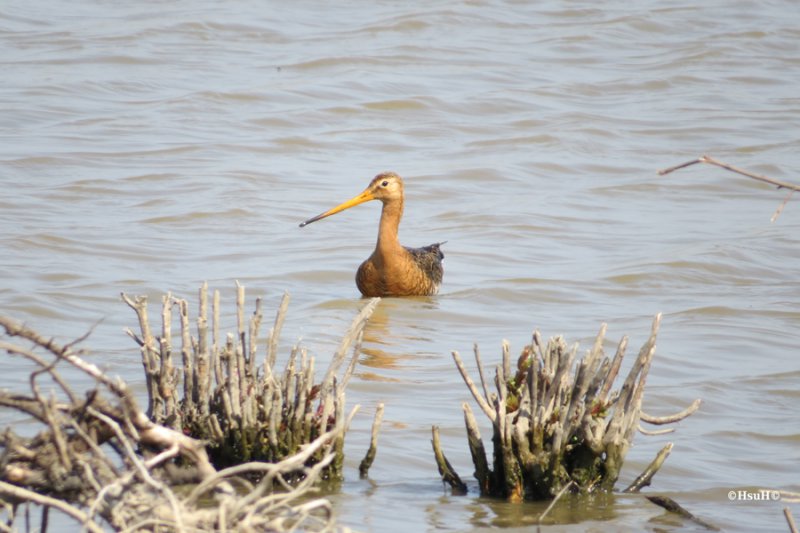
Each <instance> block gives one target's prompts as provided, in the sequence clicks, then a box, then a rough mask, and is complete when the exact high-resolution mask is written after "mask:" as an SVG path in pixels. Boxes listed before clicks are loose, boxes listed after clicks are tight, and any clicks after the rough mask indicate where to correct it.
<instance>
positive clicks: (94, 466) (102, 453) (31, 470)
mask: <svg viewBox="0 0 800 533" xmlns="http://www.w3.org/2000/svg"><path fill="white" fill-rule="evenodd" d="M0 327H2V328H3V329H4V330H5V335H4V336H3V337H0V350H2V351H3V352H4V353H7V354H9V355H13V356H19V357H22V358H24V359H25V360H26V361H28V362H29V363H30V364H32V366H33V370H32V372H31V373H30V392H29V393H28V394H22V393H11V392H0V406H3V407H6V408H9V409H12V410H14V411H16V412H18V413H23V414H24V415H26V416H28V417H32V418H33V419H34V420H35V421H36V422H37V423H38V425H39V426H40V429H39V430H38V432H37V433H36V434H35V435H34V436H33V437H23V436H19V435H17V434H15V433H14V432H13V431H12V429H11V428H6V429H5V430H4V432H3V433H2V435H0V501H2V504H3V505H2V507H0V512H3V513H5V518H4V520H3V526H2V529H3V530H4V531H10V530H12V529H16V527H15V524H17V523H18V522H23V523H26V522H27V519H28V517H29V511H28V504H32V505H34V506H38V507H40V508H41V510H42V515H41V518H40V527H41V529H42V530H45V529H47V524H48V521H49V510H50V509H53V510H56V511H59V512H61V513H63V514H64V515H66V516H68V517H70V518H71V519H73V520H75V521H76V522H78V523H79V524H80V527H81V528H82V530H86V531H90V532H92V533H100V532H103V531H108V530H109V529H112V530H115V531H123V530H124V531H137V532H139V531H151V532H156V531H177V532H184V531H186V532H188V531H237V530H241V531H288V530H303V531H306V530H311V531H316V530H331V528H333V527H334V523H333V517H332V510H331V506H330V503H329V502H327V501H326V500H321V499H311V498H310V497H309V496H308V494H307V492H308V489H309V487H310V486H311V485H312V484H313V483H315V482H316V481H317V480H318V479H320V477H321V476H322V472H323V470H324V469H325V468H326V467H327V465H329V464H330V463H332V462H333V461H334V459H335V457H336V456H335V453H334V452H333V449H334V447H335V443H336V441H337V439H338V438H339V437H340V435H339V433H340V432H341V431H342V429H341V426H339V425H336V428H334V429H333V430H331V431H327V432H322V433H321V434H320V436H319V437H318V438H317V439H315V440H314V441H312V442H311V443H309V444H308V445H307V446H305V447H302V448H301V449H300V451H299V453H298V454H296V455H293V456H291V457H288V458H286V459H284V460H282V461H280V462H278V463H276V464H268V463H248V464H243V465H239V466H236V467H232V468H230V469H227V470H223V471H219V472H218V471H217V470H216V469H215V468H214V466H213V465H212V463H211V461H210V460H209V457H208V455H207V454H206V449H205V443H203V442H202V441H199V440H197V439H194V438H192V437H190V436H187V435H185V434H184V433H183V432H182V431H180V430H176V429H174V428H171V427H166V426H165V425H162V424H157V423H154V422H152V421H151V420H150V419H149V418H148V417H147V416H146V415H145V413H144V412H143V411H142V410H140V409H139V407H138V405H137V402H136V400H135V398H134V396H133V394H132V393H131V391H130V389H129V388H128V386H127V385H126V384H125V382H123V381H122V380H121V379H119V378H111V377H109V376H107V375H106V374H104V373H103V372H102V371H101V370H100V369H99V368H98V367H97V366H95V365H94V364H92V363H90V362H88V360H87V354H86V352H84V351H82V350H75V349H74V345H75V343H70V344H66V345H60V344H58V343H56V342H55V341H54V340H52V339H48V338H46V337H44V336H42V335H40V334H39V333H37V332H35V331H33V330H31V329H29V328H27V327H26V326H24V325H21V324H18V323H16V322H15V321H13V320H11V319H8V318H3V317H0ZM14 339H18V340H19V342H16V341H15V340H14ZM64 365H70V366H71V367H72V371H73V372H74V371H78V372H82V373H84V374H86V375H88V376H90V377H91V378H92V379H94V380H95V382H96V387H95V388H94V389H92V390H90V391H88V392H87V393H86V394H85V395H83V396H81V395H79V394H77V393H76V392H75V391H74V390H73V389H72V388H71V387H70V386H69V384H68V383H67V382H66V381H65V380H64V379H63V378H62V376H61V375H60V374H59V373H58V371H57V367H59V366H62V367H63V366H64ZM46 381H47V382H48V385H52V387H53V390H52V391H50V392H48V393H47V394H45V393H44V392H43V391H42V388H43V387H42V385H43V382H46ZM314 457H321V458H320V459H318V460H316V461H312V458H314ZM309 464H313V466H308V465H309ZM254 477H258V478H259V479H260V482H259V483H257V484H253V483H252V482H251V481H250V479H252V478H254ZM298 479H300V480H302V481H300V482H299V484H296V485H291V484H290V481H291V480H298ZM187 482H193V483H199V484H198V485H196V486H195V487H194V488H193V489H192V490H191V491H189V492H188V493H187V491H185V490H184V491H181V492H177V491H175V490H174V488H173V487H174V486H175V485H176V484H183V483H187ZM28 527H30V524H28ZM76 530H77V528H76Z"/></svg>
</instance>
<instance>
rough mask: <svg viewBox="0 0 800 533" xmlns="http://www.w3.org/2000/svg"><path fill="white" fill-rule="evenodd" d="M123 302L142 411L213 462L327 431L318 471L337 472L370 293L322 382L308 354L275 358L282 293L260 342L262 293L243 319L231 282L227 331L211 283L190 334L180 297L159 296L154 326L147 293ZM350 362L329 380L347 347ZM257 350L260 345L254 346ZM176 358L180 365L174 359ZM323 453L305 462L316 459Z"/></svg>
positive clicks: (240, 293)
mask: <svg viewBox="0 0 800 533" xmlns="http://www.w3.org/2000/svg"><path fill="white" fill-rule="evenodd" d="M122 298H123V300H124V301H125V302H126V303H127V304H128V305H129V306H130V307H131V308H132V309H133V310H134V311H135V312H136V315H137V317H138V321H139V329H140V334H138V335H137V334H136V333H134V332H133V331H132V330H130V329H129V330H128V331H127V333H128V335H130V336H131V337H132V338H133V339H134V340H135V341H136V342H137V344H139V346H140V348H141V354H142V364H143V366H144V371H145V378H146V384H147V393H148V409H147V413H148V416H149V417H150V418H151V419H152V420H154V421H155V422H157V423H160V424H164V425H166V426H168V427H171V428H173V429H175V430H177V431H181V432H183V433H185V434H187V435H191V436H192V437H194V438H196V439H201V440H204V441H206V442H208V443H209V454H210V457H211V460H212V462H213V464H214V465H215V466H216V467H218V468H219V467H225V466H229V465H234V464H239V463H242V462H246V461H267V462H278V461H281V460H283V459H285V458H287V457H290V456H292V455H294V454H295V453H297V452H298V451H299V450H300V449H301V448H302V447H303V446H305V445H307V444H308V443H310V442H312V441H314V440H315V439H317V438H318V437H319V436H320V435H322V434H324V433H326V432H328V431H331V430H336V433H335V434H336V437H335V442H334V460H333V461H331V462H330V464H329V465H328V466H327V467H326V468H325V469H324V471H323V477H325V478H330V479H341V477H342V464H343V458H344V455H343V448H344V435H345V427H346V426H345V423H346V420H345V418H346V417H345V416H344V404H345V387H346V385H347V382H348V381H349V379H350V376H351V375H352V373H353V371H354V370H355V365H356V363H357V361H358V356H359V354H360V350H361V339H362V336H363V331H364V326H365V325H366V322H367V320H368V319H369V317H370V316H371V314H372V312H373V310H374V309H375V307H376V305H377V303H378V301H379V298H373V299H372V300H370V301H369V302H368V303H367V304H366V305H364V307H363V308H362V309H361V311H360V312H359V313H358V315H357V316H356V317H355V319H354V320H353V322H352V324H351V325H350V328H349V330H348V331H347V333H346V335H345V336H344V338H343V339H342V342H341V344H340V345H339V348H338V349H337V351H336V353H335V354H334V356H333V358H332V360H331V362H330V364H329V366H328V369H327V371H326V372H325V375H324V377H323V378H322V381H320V382H317V381H316V378H315V374H314V372H315V359H314V357H311V356H309V355H308V353H307V352H306V349H305V348H302V347H299V346H295V347H294V349H292V351H291V354H290V355H289V358H288V360H287V361H286V364H285V366H284V368H283V369H282V370H281V369H279V368H277V366H276V360H277V351H278V339H279V336H280V332H281V327H282V326H283V323H284V318H285V316H286V310H287V308H288V305H289V296H288V294H284V296H283V299H282V300H281V303H280V306H279V309H278V312H277V314H276V316H275V320H274V323H273V326H272V328H271V329H270V331H269V334H268V335H267V338H266V340H265V342H264V347H263V348H260V346H259V340H260V339H259V335H260V327H261V322H262V319H263V316H262V311H261V299H260V298H257V299H256V302H255V310H254V312H253V314H252V315H251V316H250V317H249V319H248V318H247V317H246V315H245V310H244V307H245V291H244V287H243V286H242V285H240V284H239V283H238V282H237V283H236V324H237V328H236V331H235V332H234V333H228V334H227V335H226V336H224V337H223V336H221V335H220V331H219V330H220V296H219V291H214V293H213V297H212V300H211V312H210V315H211V316H210V317H209V298H208V286H207V285H206V284H203V286H202V287H201V288H200V294H199V300H200V301H199V312H198V317H197V325H196V333H195V334H193V332H192V326H191V320H190V317H189V304H188V302H187V301H186V300H183V299H180V298H176V297H174V296H172V294H169V293H168V294H167V295H165V296H164V297H163V298H162V309H161V333H160V335H156V334H155V333H153V329H152V328H151V327H150V324H149V320H148V313H147V311H148V306H147V298H146V297H145V296H138V297H135V298H131V297H129V296H127V295H125V294H122ZM174 310H177V311H178V317H179V324H180V325H179V331H180V334H179V337H180V349H178V348H176V347H173V332H172V327H173V311H174ZM351 349H352V356H351V360H350V363H349V364H348V365H347V367H346V369H345V371H344V375H343V376H342V378H341V379H340V380H338V379H337V378H336V376H337V373H338V371H339V369H340V368H341V367H342V365H343V363H344V361H345V359H346V357H347V354H348V353H349V352H350V351H351ZM260 350H263V351H261V352H260ZM178 356H180V358H181V366H182V370H178V368H176V366H177V365H176V363H175V361H174V359H175V358H176V357H178ZM322 457H323V455H322V451H320V453H319V454H318V455H317V456H316V457H313V458H312V460H311V461H312V463H313V462H316V461H320V460H321V459H322Z"/></svg>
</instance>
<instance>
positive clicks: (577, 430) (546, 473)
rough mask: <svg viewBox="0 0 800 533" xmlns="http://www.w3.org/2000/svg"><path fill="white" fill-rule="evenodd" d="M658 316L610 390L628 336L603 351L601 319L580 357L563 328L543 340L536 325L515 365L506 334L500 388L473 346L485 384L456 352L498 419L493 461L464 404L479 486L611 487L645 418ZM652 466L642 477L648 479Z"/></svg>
mask: <svg viewBox="0 0 800 533" xmlns="http://www.w3.org/2000/svg"><path fill="white" fill-rule="evenodd" d="M660 321H661V315H660V314H659V315H657V316H656V318H655V320H654V321H653V326H652V331H651V334H650V337H649V338H648V340H647V341H646V342H645V344H644V345H643V346H642V348H641V350H640V351H639V355H638V356H637V358H636V360H635V361H634V363H633V366H632V367H631V369H630V372H629V373H628V376H627V377H626V378H625V380H624V382H623V384H622V388H621V389H620V390H619V391H616V392H612V390H611V389H612V386H613V385H614V381H615V380H616V378H617V375H618V373H619V371H620V368H621V366H622V361H623V358H624V356H625V352H626V349H627V345H628V339H627V337H623V338H622V340H621V341H620V343H619V345H618V346H617V349H616V353H615V355H614V357H613V358H609V357H607V356H606V355H605V353H604V350H603V344H604V341H605V334H606V326H605V324H604V325H603V326H602V327H601V329H600V332H599V334H598V335H597V338H596V340H595V342H594V345H593V346H592V348H591V349H590V350H589V351H588V352H587V354H586V356H585V357H584V358H583V359H581V360H580V362H579V363H578V364H577V365H573V363H574V361H575V358H576V355H577V353H578V345H577V343H576V344H574V345H573V346H572V347H568V346H567V344H566V342H565V341H564V339H563V338H562V337H556V338H552V339H550V341H549V342H548V343H547V344H546V345H544V344H543V342H542V339H541V336H540V334H539V332H538V331H537V332H534V334H533V340H532V342H531V344H530V345H528V346H526V347H525V349H524V350H523V351H522V355H521V356H520V357H519V359H518V361H517V364H516V367H515V368H512V364H511V356H510V349H509V346H508V343H507V342H506V343H504V344H503V362H502V364H500V365H497V367H496V369H495V376H494V386H495V389H496V392H492V393H490V392H489V383H488V382H487V379H486V376H485V374H484V370H483V364H482V362H481V357H480V352H479V351H478V347H477V345H476V346H475V350H474V352H475V360H476V363H477V367H478V374H479V377H480V388H479V387H478V385H476V384H475V382H474V381H473V380H472V378H471V377H470V375H469V372H468V371H467V369H466V366H465V365H464V362H463V361H462V359H461V356H460V355H459V354H458V352H455V351H454V352H453V359H454V360H455V363H456V366H457V367H458V370H459V372H460V373H461V376H462V378H463V379H464V382H465V383H466V385H467V387H468V388H469V390H470V392H471V393H472V396H473V398H474V399H475V401H476V402H477V404H478V406H479V407H480V409H481V410H482V411H483V413H484V414H485V415H486V416H487V418H489V420H490V421H491V422H492V431H493V435H492V442H493V461H492V466H491V468H490V466H489V463H488V461H487V458H486V452H485V448H484V445H483V440H482V439H481V435H480V432H479V430H478V424H477V421H476V420H475V416H474V415H473V413H472V409H471V408H470V406H469V404H467V403H464V404H463V410H464V417H465V423H466V427H467V438H468V442H469V448H470V452H471V455H472V461H473V464H474V465H475V477H476V478H477V480H478V483H479V485H480V491H481V494H482V495H486V496H493V497H501V498H505V499H508V500H510V501H521V500H523V499H534V500H536V499H548V498H552V497H554V496H555V495H556V494H558V493H559V491H560V490H561V489H562V488H563V487H564V486H565V485H567V484H569V483H573V484H574V485H573V486H574V487H575V490H581V491H591V490H594V489H596V488H600V489H605V490H610V489H612V488H613V486H614V483H615V482H616V481H617V479H618V477H619V473H620V469H621V468H622V464H623V461H624V459H625V455H626V454H627V452H628V449H629V448H630V446H631V442H632V440H633V436H634V434H635V432H636V430H637V428H639V422H640V419H642V420H644V419H645V418H644V417H642V398H643V396H644V387H645V383H646V380H647V375H648V372H649V370H650V364H651V362H652V359H653V355H654V354H655V348H656V335H657V333H658V328H659V324H660ZM573 366H575V369H574V371H573ZM697 407H699V402H695V404H693V409H688V410H686V411H685V412H684V413H681V414H680V415H681V416H677V415H676V416H673V417H669V421H677V420H679V419H681V418H685V417H686V416H689V415H690V414H691V413H692V412H694V410H696V409H697ZM647 418H649V419H651V420H655V421H656V422H660V423H664V422H666V421H665V420H661V419H657V418H655V417H647ZM438 456H439V454H438V453H437V457H438ZM662 460H663V459H662ZM441 469H442V465H441V464H440V471H441ZM654 473H655V471H653V472H652V473H651V474H649V476H648V477H647V478H646V480H644V481H643V483H644V482H645V481H646V482H647V483H649V479H650V478H651V477H652V474H654Z"/></svg>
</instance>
